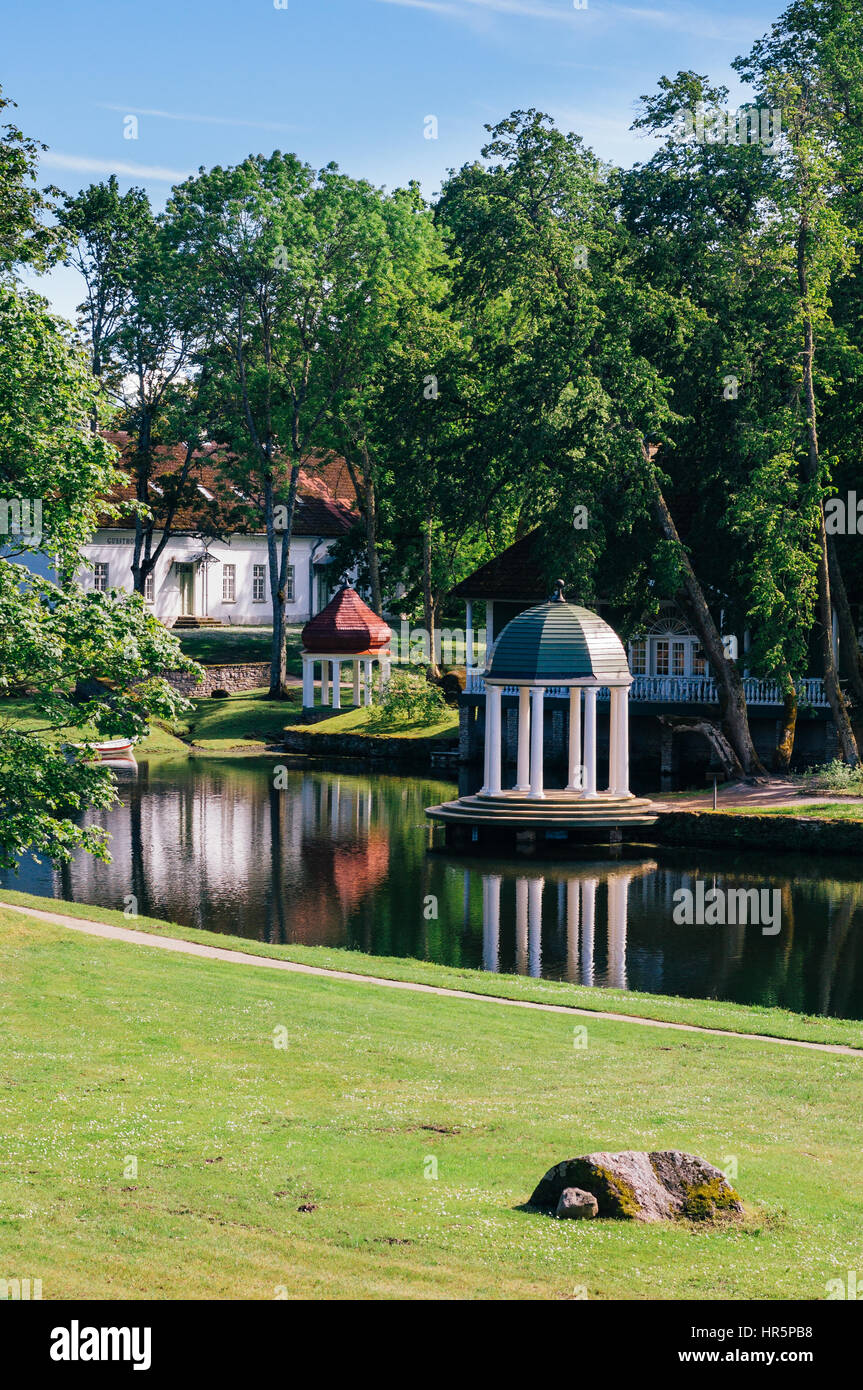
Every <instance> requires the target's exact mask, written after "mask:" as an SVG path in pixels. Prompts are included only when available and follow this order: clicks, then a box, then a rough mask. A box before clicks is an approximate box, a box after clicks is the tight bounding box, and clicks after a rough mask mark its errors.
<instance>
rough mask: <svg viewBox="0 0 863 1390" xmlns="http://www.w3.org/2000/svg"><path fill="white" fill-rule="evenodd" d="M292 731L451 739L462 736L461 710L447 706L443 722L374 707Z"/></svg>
mask: <svg viewBox="0 0 863 1390" xmlns="http://www.w3.org/2000/svg"><path fill="white" fill-rule="evenodd" d="M289 727H290V729H291V731H292V732H303V733H308V734H359V735H360V736H361V737H363V738H429V739H451V738H452V736H453V735H455V734H457V733H458V710H457V709H455V708H453V707H450V706H447V708H446V709H445V710H444V711H443V712H442V714H441V716H440V718H439V719H436V720H434V721H433V722H431V723H429V721H428V720H427V719H402V718H392V717H391V716H387V715H385V714H384V713H383V712H382V711H381V710H380V709H377V708H375V707H374V706H372V707H370V708H368V709H366V708H362V709H348V710H340V711H339V712H338V713H336V714H333V715H332V716H331V717H330V718H328V719H319V720H316V722H315V723H313V724H295V725H290V726H289Z"/></svg>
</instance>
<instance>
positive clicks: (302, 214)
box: [168, 151, 422, 696]
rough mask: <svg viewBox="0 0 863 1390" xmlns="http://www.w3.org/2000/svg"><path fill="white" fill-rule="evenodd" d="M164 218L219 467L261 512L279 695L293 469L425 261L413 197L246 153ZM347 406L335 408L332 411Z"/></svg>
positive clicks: (346, 393)
mask: <svg viewBox="0 0 863 1390" xmlns="http://www.w3.org/2000/svg"><path fill="white" fill-rule="evenodd" d="M168 216H169V219H170V221H171V223H172V226H173V227H174V228H175V230H176V234H177V237H178V244H179V245H180V248H181V252H182V255H183V257H184V260H185V264H186V267H187V273H188V275H189V277H190V278H192V277H193V276H197V277H198V284H199V287H200V293H201V296H202V300H203V302H204V303H205V305H206V307H207V311H208V314H209V316H210V317H209V321H210V323H211V324H212V326H213V341H212V347H211V349H210V350H209V352H208V355H207V358H206V361H207V363H208V365H209V367H210V368H211V370H212V372H213V377H214V394H215V390H216V386H217V387H218V391H219V397H220V404H219V407H218V410H217V413H216V415H215V417H214V419H213V421H212V424H213V431H214V434H215V435H216V437H218V439H219V440H220V442H221V443H223V444H224V445H225V446H226V447H227V456H226V458H225V460H224V470H225V473H226V475H227V476H228V477H229V478H230V480H231V481H232V483H233V484H234V485H235V487H236V488H237V489H238V491H239V492H240V493H241V494H242V495H243V496H244V497H245V498H246V501H247V512H248V516H249V518H250V519H254V518H256V517H257V518H260V515H261V513H263V519H264V523H265V529H266V534H267V547H268V560H269V576H270V593H271V597H272V603H273V656H272V663H271V676H270V689H271V694H272V695H273V696H279V695H282V696H284V695H286V694H287V689H286V604H287V567H288V556H289V552H290V544H291V535H292V527H293V518H294V509H295V505H296V496H297V486H298V482H299V475H300V470H301V468H303V467H307V468H314V466H315V461H316V459H317V458H318V457H319V456H320V454H321V453H322V452H323V451H325V450H326V449H327V448H328V447H330V445H331V443H332V439H333V434H332V430H333V420H334V418H335V419H336V420H338V421H339V422H340V425H341V427H342V428H343V429H344V430H346V431H349V429H350V420H351V416H350V411H349V407H348V406H347V405H346V402H349V401H350V400H351V399H355V396H356V392H357V391H358V390H360V389H361V387H362V385H363V383H364V382H365V381H366V379H367V377H368V375H369V373H370V372H371V371H372V370H373V365H374V361H375V356H376V353H377V351H378V350H379V349H378V345H379V344H380V342H381V341H382V338H383V336H384V335H385V333H386V325H387V324H388V323H389V322H390V321H391V320H392V318H393V304H394V301H396V300H397V299H398V295H399V293H400V286H403V285H404V283H405V279H406V276H407V275H408V274H409V272H410V268H411V266H413V265H414V264H416V262H417V258H418V257H419V258H420V259H421V257H422V234H421V233H419V232H418V233H417V234H416V236H415V235H414V231H413V229H414V227H417V228H419V227H420V226H421V220H422V219H421V217H420V216H418V215H417V212H416V211H415V209H414V207H413V206H412V205H411V203H410V201H409V200H401V201H398V200H397V199H396V198H395V197H393V198H391V199H389V200H388V199H387V198H386V197H385V195H383V194H382V193H381V192H380V191H379V190H377V189H374V188H372V187H371V185H370V184H367V183H365V182H362V181H357V180H353V179H349V178H347V177H346V176H345V175H343V174H341V173H339V171H338V170H337V169H336V167H335V166H334V165H330V166H328V167H327V168H326V169H324V170H322V171H321V172H320V173H319V174H316V173H315V172H314V171H313V170H312V169H311V168H310V167H309V166H308V165H305V164H302V163H301V162H300V161H299V160H298V159H297V158H296V157H295V156H293V155H283V154H281V153H280V152H278V151H277V152H276V153H274V154H273V155H272V156H271V157H270V158H268V159H265V158H263V157H262V156H253V157H250V158H249V159H247V160H245V161H244V163H243V164H241V165H238V166H236V167H235V168H232V169H220V168H217V169H213V170H211V171H210V172H209V173H202V174H200V175H199V176H198V177H196V178H194V179H190V180H188V181H187V182H186V183H185V184H182V185H181V186H180V187H179V188H178V189H176V190H175V192H174V195H173V198H172V200H171V203H170V205H169V209H168ZM342 410H343V411H344V413H340V412H341V411H342Z"/></svg>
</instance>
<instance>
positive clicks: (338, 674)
mask: <svg viewBox="0 0 863 1390" xmlns="http://www.w3.org/2000/svg"><path fill="white" fill-rule="evenodd" d="M341 707H342V663H341V662H340V661H334V662H333V709H341Z"/></svg>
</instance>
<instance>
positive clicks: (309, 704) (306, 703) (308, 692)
mask: <svg viewBox="0 0 863 1390" xmlns="http://www.w3.org/2000/svg"><path fill="white" fill-rule="evenodd" d="M314 706H315V658H314V657H313V656H305V655H304V656H303V709H314Z"/></svg>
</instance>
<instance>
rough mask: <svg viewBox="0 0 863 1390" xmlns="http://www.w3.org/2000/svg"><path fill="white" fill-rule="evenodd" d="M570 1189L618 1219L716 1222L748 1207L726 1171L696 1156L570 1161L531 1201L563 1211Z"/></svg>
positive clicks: (630, 1154) (627, 1154)
mask: <svg viewBox="0 0 863 1390" xmlns="http://www.w3.org/2000/svg"><path fill="white" fill-rule="evenodd" d="M567 1188H580V1189H581V1190H582V1191H583V1192H588V1193H592V1194H593V1196H594V1197H595V1198H596V1202H597V1207H598V1211H599V1215H600V1216H601V1217H602V1216H606V1217H614V1218H617V1219H618V1220H632V1221H669V1220H673V1219H674V1218H675V1217H686V1218H689V1219H690V1220H701V1221H703V1220H713V1219H715V1218H716V1217H717V1216H721V1215H729V1214H732V1213H736V1212H740V1211H742V1210H743V1207H742V1205H741V1202H740V1199H739V1197H738V1196H737V1193H736V1192H735V1191H734V1189H733V1188H732V1187H731V1186H730V1185H729V1183H728V1182H727V1180H726V1178H725V1176H724V1174H723V1173H721V1172H720V1170H719V1169H718V1168H714V1166H713V1164H711V1163H707V1162H706V1161H705V1160H704V1159H703V1158H697V1157H696V1156H695V1155H694V1154H685V1153H681V1152H680V1151H679V1150H676V1149H669V1150H663V1151H661V1152H656V1153H650V1154H647V1153H640V1152H637V1151H635V1150H631V1149H628V1150H625V1151H624V1152H623V1153H616V1154H613V1153H604V1152H601V1153H591V1154H583V1155H582V1156H581V1157H579V1158H569V1159H565V1160H564V1161H563V1162H562V1163H558V1164H556V1165H555V1167H554V1168H550V1169H549V1171H548V1172H547V1173H546V1175H545V1177H544V1178H543V1179H542V1180H541V1182H539V1183H538V1184H537V1186H536V1187H535V1188H534V1191H533V1193H532V1194H531V1197H530V1205H531V1206H533V1207H537V1208H539V1209H540V1210H541V1211H547V1212H551V1213H555V1214H557V1213H558V1207H559V1204H560V1201H561V1198H562V1196H563V1193H564V1192H565V1191H566V1189H567Z"/></svg>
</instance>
